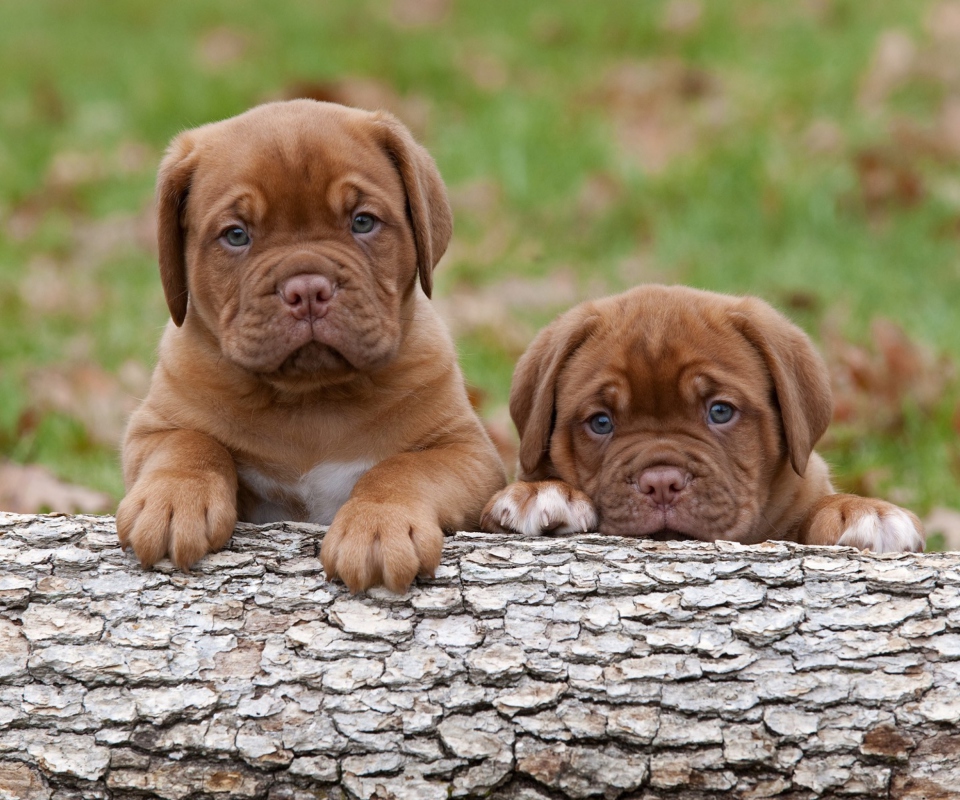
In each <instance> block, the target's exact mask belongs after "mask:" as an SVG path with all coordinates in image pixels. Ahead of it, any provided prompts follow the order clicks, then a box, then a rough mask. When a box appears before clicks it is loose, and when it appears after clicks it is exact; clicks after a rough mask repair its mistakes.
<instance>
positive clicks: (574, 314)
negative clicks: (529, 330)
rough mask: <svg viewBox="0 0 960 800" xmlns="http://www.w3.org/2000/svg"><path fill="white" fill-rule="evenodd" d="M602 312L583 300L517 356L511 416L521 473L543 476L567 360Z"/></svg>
mask: <svg viewBox="0 0 960 800" xmlns="http://www.w3.org/2000/svg"><path fill="white" fill-rule="evenodd" d="M599 319H600V318H599V317H598V316H597V315H596V314H594V313H593V311H592V307H590V306H578V307H577V308H574V309H572V310H571V311H568V312H567V313H566V314H563V315H562V316H560V317H558V318H557V319H555V320H554V321H553V322H551V323H550V324H549V325H548V326H547V327H546V328H544V329H543V330H542V331H540V333H538V334H537V335H536V337H535V338H534V340H533V342H532V343H531V344H530V346H529V347H528V348H527V350H526V352H525V353H524V354H523V355H522V356H521V357H520V360H519V361H518V362H517V368H516V369H515V370H514V372H513V382H512V384H511V386H510V416H511V417H513V422H514V424H515V425H516V426H517V432H518V433H519V434H520V469H521V474H520V475H518V478H523V479H532V480H537V479H542V478H545V477H548V476H547V475H546V473H545V470H546V468H547V467H548V466H549V462H550V452H549V446H550V436H551V435H552V433H553V428H554V423H555V422H556V387H557V380H558V379H559V377H560V371H561V370H562V368H563V365H564V364H566V362H567V361H568V360H569V358H570V357H571V356H572V355H573V354H574V353H575V352H576V350H577V348H579V347H580V346H581V345H582V344H583V343H584V342H585V341H586V340H587V338H588V337H589V336H590V334H591V333H592V332H593V331H594V330H595V328H596V326H597V323H598V321H599Z"/></svg>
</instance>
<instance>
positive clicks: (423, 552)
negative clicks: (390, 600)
mask: <svg viewBox="0 0 960 800" xmlns="http://www.w3.org/2000/svg"><path fill="white" fill-rule="evenodd" d="M442 549H443V531H442V530H440V525H439V522H438V520H437V517H436V515H435V514H434V513H432V512H430V511H427V510H426V509H422V508H418V507H408V506H404V505H394V504H384V503H374V502H370V501H368V500H362V499H360V498H355V499H353V500H349V501H347V502H346V503H345V504H344V505H343V506H342V507H341V509H340V510H339V511H338V512H337V515H336V516H335V517H334V518H333V524H332V525H330V529H329V530H328V531H327V535H326V536H324V538H323V545H322V547H321V548H320V560H321V561H322V562H323V568H324V570H325V571H326V573H327V577H328V578H329V579H331V580H334V579H337V578H339V579H340V580H342V581H343V582H344V583H345V584H346V585H347V586H348V587H349V588H350V590H351V591H354V592H356V591H360V590H362V589H369V588H370V587H371V586H377V585H379V584H383V585H384V586H386V587H387V588H388V589H390V591H392V592H397V593H398V594H399V593H401V592H404V591H405V590H406V589H407V587H408V586H409V585H410V584H411V583H412V582H413V579H414V578H415V577H417V575H427V576H432V575H433V573H434V572H435V571H436V569H437V567H438V566H439V565H440V553H441V551H442Z"/></svg>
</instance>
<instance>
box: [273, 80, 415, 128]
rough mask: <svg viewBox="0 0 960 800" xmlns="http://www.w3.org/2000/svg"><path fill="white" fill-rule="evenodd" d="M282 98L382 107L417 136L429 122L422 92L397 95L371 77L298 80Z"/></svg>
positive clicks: (363, 107)
mask: <svg viewBox="0 0 960 800" xmlns="http://www.w3.org/2000/svg"><path fill="white" fill-rule="evenodd" d="M282 96H283V98H284V99H285V100H294V99H297V98H301V97H304V98H307V99H310V100H320V101H321V102H325V103H340V104H341V105H345V106H352V107H353V108H362V109H365V110H367V111H378V110H380V109H383V110H384V111H389V112H390V113H391V114H394V115H396V116H397V117H399V118H400V120H401V121H402V122H403V123H404V124H405V125H406V126H407V127H408V128H410V130H412V131H413V132H414V134H416V135H417V136H423V135H424V134H425V133H426V131H427V128H428V127H429V124H430V114H431V106H430V101H429V100H428V99H427V98H426V97H424V96H423V95H418V94H409V95H400V94H399V93H398V92H397V91H396V90H395V89H394V88H393V87H392V86H389V85H388V84H386V83H384V82H382V81H378V80H375V79H373V78H360V77H343V78H338V79H336V80H330V81H300V82H298V83H292V84H290V85H289V86H288V87H286V88H285V89H284V90H283V93H282Z"/></svg>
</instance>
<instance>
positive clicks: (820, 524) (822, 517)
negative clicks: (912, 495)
mask: <svg viewBox="0 0 960 800" xmlns="http://www.w3.org/2000/svg"><path fill="white" fill-rule="evenodd" d="M806 541H808V542H809V543H810V544H837V545H845V546H847V547H856V548H857V549H858V550H872V551H873V552H875V553H902V552H914V553H920V552H923V547H924V544H925V543H926V536H925V534H924V530H923V524H922V523H921V522H920V520H919V519H918V518H917V516H916V514H913V513H912V512H910V511H907V510H906V509H904V508H900V506H895V505H894V504H893V503H888V502H886V501H885V500H875V499H872V498H867V497H857V496H856V495H852V494H834V495H830V496H829V497H825V498H824V499H823V500H821V501H820V502H819V503H818V504H817V506H816V507H815V509H814V511H813V512H812V513H811V519H810V522H809V526H808V536H807V537H806Z"/></svg>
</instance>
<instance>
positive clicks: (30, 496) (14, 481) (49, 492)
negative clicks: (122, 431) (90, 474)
mask: <svg viewBox="0 0 960 800" xmlns="http://www.w3.org/2000/svg"><path fill="white" fill-rule="evenodd" d="M113 507H114V502H113V499H112V498H111V497H110V496H109V495H107V494H104V493H103V492H98V491H96V490H94V489H88V488H86V487H84V486H74V485H72V484H69V483H64V482H63V481H60V480H58V479H57V478H56V477H54V475H53V474H52V473H51V472H50V471H49V470H48V469H46V468H45V467H41V466H39V465H36V464H14V463H13V462H10V461H0V509H2V510H4V511H13V512H14V513H17V514H36V513H39V512H46V511H59V512H62V513H65V514H74V513H81V514H103V513H105V512H107V511H110V510H112V509H113Z"/></svg>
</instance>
